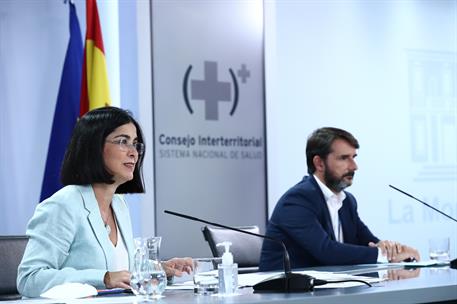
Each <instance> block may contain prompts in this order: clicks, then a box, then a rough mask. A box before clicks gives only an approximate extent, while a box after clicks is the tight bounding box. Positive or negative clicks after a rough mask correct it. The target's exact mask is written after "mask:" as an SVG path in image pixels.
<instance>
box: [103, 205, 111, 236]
mask: <svg viewBox="0 0 457 304" xmlns="http://www.w3.org/2000/svg"><path fill="white" fill-rule="evenodd" d="M110 209H111V208H110ZM110 211H111V210H110ZM110 214H111V212H109V213H108V215H107V217H106V219H104V218H103V217H102V220H103V224H105V229H106V232H107V233H108V235H109V234H111V226H110V225H109V224H108V220H109V217H110Z"/></svg>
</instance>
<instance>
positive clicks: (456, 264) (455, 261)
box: [389, 185, 457, 269]
mask: <svg viewBox="0 0 457 304" xmlns="http://www.w3.org/2000/svg"><path fill="white" fill-rule="evenodd" d="M389 187H390V188H392V189H394V190H397V191H398V192H400V193H403V194H404V195H406V196H409V197H410V198H412V199H415V200H416V201H418V202H420V203H422V204H424V205H425V206H427V207H429V208H431V209H433V210H435V211H436V212H438V213H441V214H442V215H444V216H446V217H448V218H450V219H451V220H453V221H454V222H457V219H455V218H453V217H452V216H450V215H449V214H447V213H444V212H443V211H441V210H438V209H437V208H435V207H433V206H430V205H429V204H427V203H426V202H424V201H421V200H420V199H418V198H417V197H414V196H412V195H411V194H409V193H407V192H405V191H403V190H400V189H398V188H397V187H394V186H392V185H389ZM450 264H451V268H453V269H457V259H453V260H452V261H450Z"/></svg>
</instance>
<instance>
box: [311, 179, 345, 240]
mask: <svg viewBox="0 0 457 304" xmlns="http://www.w3.org/2000/svg"><path fill="white" fill-rule="evenodd" d="M314 178H315V179H316V181H317V184H318V185H319V188H321V190H322V193H323V194H324V198H325V201H326V203H327V207H328V211H329V212H330V219H331V220H332V227H333V233H334V234H335V238H336V240H337V241H338V242H340V243H343V242H344V238H343V227H341V222H340V217H339V215H338V210H340V208H341V207H343V201H344V199H345V198H346V193H344V191H340V192H339V193H338V194H335V193H333V192H332V190H330V189H329V188H328V187H327V186H326V185H325V184H324V183H323V182H321V180H320V179H319V178H318V177H317V176H316V175H314Z"/></svg>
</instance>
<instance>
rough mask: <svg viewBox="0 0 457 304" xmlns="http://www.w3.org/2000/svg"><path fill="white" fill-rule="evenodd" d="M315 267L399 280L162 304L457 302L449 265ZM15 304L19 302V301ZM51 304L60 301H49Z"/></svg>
mask: <svg viewBox="0 0 457 304" xmlns="http://www.w3.org/2000/svg"><path fill="white" fill-rule="evenodd" d="M313 270H321V271H333V272H339V273H350V274H366V273H367V272H369V273H373V271H382V272H387V271H389V272H390V274H391V275H393V276H394V277H395V278H396V279H397V280H389V281H382V282H379V283H376V284H374V285H373V287H367V286H357V287H350V288H338V289H316V290H314V291H312V292H307V293H289V294H286V293H276V294H275V293H253V290H252V288H243V289H241V290H240V293H241V295H239V296H234V297H227V298H221V297H217V296H196V295H194V294H193V292H192V291H190V290H167V291H166V292H165V293H164V295H165V297H164V298H162V299H160V300H158V301H156V303H160V304H175V303H198V304H206V303H210V304H212V303H252V304H254V303H343V304H345V303H347V304H357V303H369V304H378V303H379V304H380V303H431V302H446V301H449V302H447V303H451V302H452V301H454V302H457V270H456V269H451V268H449V267H426V268H416V269H414V270H407V269H404V268H403V267H398V266H397V267H390V268H388V270H386V267H384V269H383V268H382V267H380V266H376V265H355V266H336V267H335V266H333V267H330V266H328V267H319V268H313ZM134 299H135V298H134V297H133V296H130V297H97V298H92V299H84V300H81V301H78V302H80V303H84V304H85V303H134ZM22 301H23V302H22V303H27V302H28V303H29V304H38V303H44V301H43V300H38V299H30V300H22ZM14 303H19V301H16V302H14ZM48 303H56V301H54V302H52V301H51V302H49V301H48Z"/></svg>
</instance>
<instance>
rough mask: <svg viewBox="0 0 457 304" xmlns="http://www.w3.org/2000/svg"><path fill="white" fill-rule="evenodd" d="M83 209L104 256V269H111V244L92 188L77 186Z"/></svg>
mask: <svg viewBox="0 0 457 304" xmlns="http://www.w3.org/2000/svg"><path fill="white" fill-rule="evenodd" d="M79 189H80V192H81V195H82V199H83V203H84V207H85V208H86V210H87V211H88V215H87V220H88V221H89V224H90V226H91V227H92V232H93V233H94V235H95V238H96V239H97V241H98V243H99V244H100V247H101V248H102V251H103V253H104V255H105V262H106V269H107V270H109V269H112V266H113V265H112V263H111V261H112V260H113V254H114V253H113V244H112V243H111V241H110V239H109V237H108V233H107V231H106V229H105V225H104V224H103V221H102V216H101V214H100V208H99V207H98V204H97V199H96V198H95V193H94V190H93V189H92V186H79Z"/></svg>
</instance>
